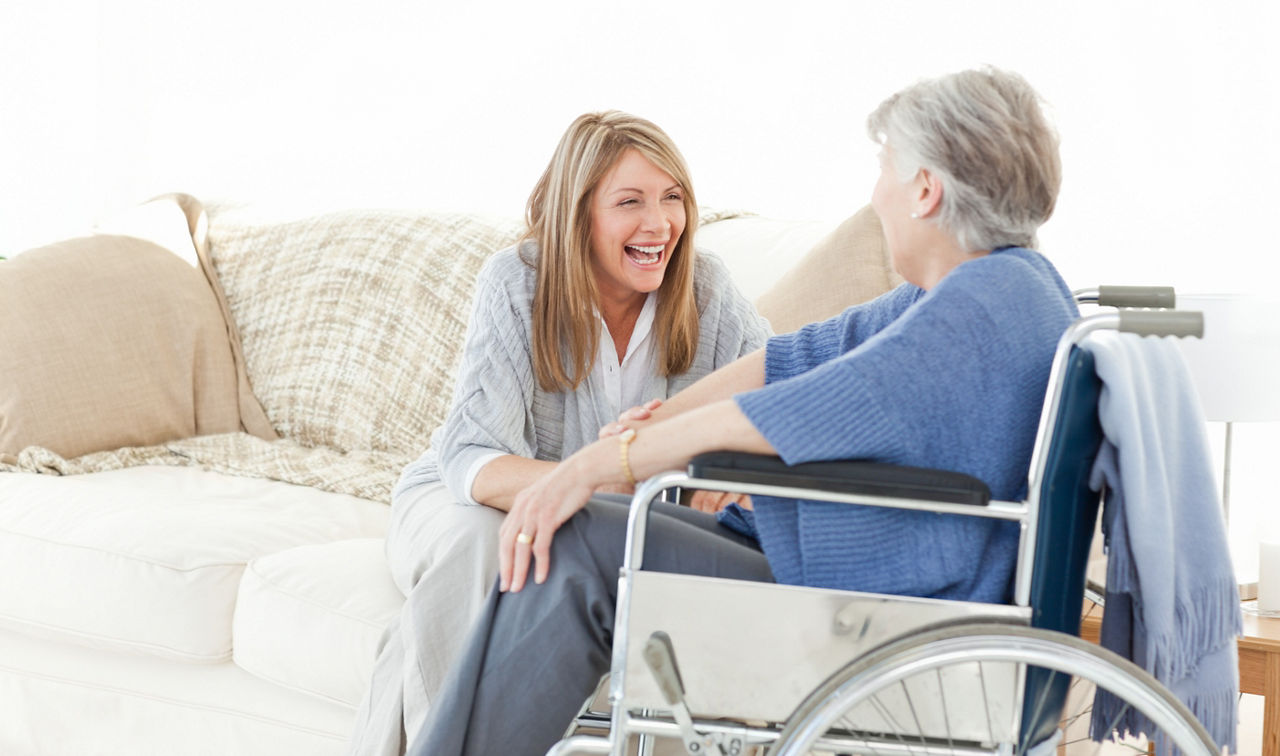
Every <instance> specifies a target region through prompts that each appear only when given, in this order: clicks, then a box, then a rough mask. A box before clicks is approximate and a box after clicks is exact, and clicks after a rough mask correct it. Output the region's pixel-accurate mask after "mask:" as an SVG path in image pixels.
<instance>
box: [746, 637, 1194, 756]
mask: <svg viewBox="0 0 1280 756" xmlns="http://www.w3.org/2000/svg"><path fill="white" fill-rule="evenodd" d="M975 661H979V662H1001V663H1014V664H1025V665H1028V666H1032V667H1040V668H1044V669H1049V670H1052V671H1054V672H1055V673H1058V674H1064V675H1069V676H1073V677H1079V678H1082V679H1086V680H1089V681H1090V682H1092V683H1094V684H1095V685H1098V686H1099V687H1102V688H1104V689H1106V690H1108V691H1111V692H1112V693H1113V694H1115V695H1117V696H1118V697H1119V698H1120V699H1121V700H1122V701H1124V702H1126V706H1132V707H1133V708H1134V709H1136V710H1138V711H1140V712H1142V713H1143V714H1144V715H1145V716H1146V717H1147V718H1149V719H1150V720H1151V722H1153V723H1155V724H1156V726H1157V727H1158V729H1159V730H1160V732H1161V733H1162V734H1163V737H1164V738H1167V739H1168V741H1169V742H1171V743H1173V744H1175V745H1176V746H1177V747H1178V748H1180V749H1181V750H1182V751H1183V752H1184V753H1187V754H1202V753H1215V754H1216V753H1217V752H1218V749H1217V748H1216V746H1215V745H1214V744H1213V740H1212V739H1211V738H1210V737H1209V735H1208V733H1207V732H1206V731H1205V729H1204V727H1203V726H1202V725H1201V724H1200V722H1199V721H1198V720H1196V718H1195V717H1194V716H1193V715H1192V714H1191V712H1190V711H1189V710H1187V708H1186V706H1185V705H1183V704H1182V702H1181V701H1179V700H1177V699H1176V698H1175V697H1173V695H1172V694H1170V693H1169V692H1168V691H1167V690H1166V689H1165V688H1164V687H1163V686H1161V685H1160V684H1159V683H1158V682H1156V681H1155V679H1154V678H1153V677H1151V676H1150V675H1149V674H1147V673H1146V672H1145V671H1144V670H1142V669H1140V668H1139V667H1137V666H1136V665H1133V664H1132V663H1130V662H1128V661H1127V660H1125V659H1123V658H1121V657H1119V656H1117V655H1115V654H1113V653H1111V652H1109V651H1107V650H1106V649H1102V648H1100V647H1098V646H1094V645H1092V644H1088V643H1085V642H1084V641H1081V640H1080V639H1079V638H1075V637H1074V636H1068V635H1064V634H1062V633H1052V632H1049V631H1044V630H1037V629H1033V628H1026V627H1020V626H1008V625H972V624H971V625H961V626H953V627H944V628H939V629H937V630H933V631H929V632H925V633H921V634H918V635H915V636H913V637H910V638H905V639H900V640H898V641H895V642H892V643H889V644H886V645H885V646H883V647H881V648H880V649H877V650H875V651H872V652H870V653H868V654H866V655H864V656H863V657H861V658H859V659H857V660H855V661H854V662H851V663H850V664H849V665H847V666H846V667H845V669H843V670H841V671H840V672H837V673H836V674H835V675H833V676H832V678H830V679H829V680H828V681H827V683H826V684H824V685H823V686H821V687H820V688H819V689H818V690H817V691H815V692H814V693H813V694H811V695H810V696H809V698H808V699H806V701H805V702H804V703H802V704H801V705H800V706H799V707H798V708H797V709H796V712H795V713H794V714H793V715H792V717H791V718H790V719H789V720H788V722H787V725H786V727H785V728H784V729H783V732H782V734H781V735H780V737H779V740H778V742H777V744H776V745H775V747H774V750H773V751H771V753H773V754H777V755H778V756H783V755H786V756H794V755H796V754H803V753H807V752H808V751H809V749H810V748H812V747H813V745H814V743H815V742H816V741H817V740H818V739H819V738H820V737H823V736H824V734H825V733H827V731H828V730H830V729H831V728H832V727H833V725H834V724H835V723H836V722H837V721H839V720H840V719H841V717H842V716H843V715H845V714H847V713H848V712H852V711H854V710H855V709H856V708H857V707H858V706H860V705H863V704H865V703H867V702H868V701H873V700H874V699H873V697H874V696H876V695H877V694H878V693H879V692H882V691H885V690H888V689H890V687H891V686H894V685H902V684H903V681H905V680H908V679H912V678H915V677H916V676H918V675H921V674H925V673H928V672H936V671H938V670H941V669H943V668H945V667H947V666H949V665H959V664H967V663H973V662H975ZM979 669H981V667H979ZM942 701H943V704H944V707H945V701H946V699H945V694H944V696H943V698H942ZM913 706H914V705H913ZM912 715H913V716H914V712H912ZM944 717H945V712H944ZM1105 729H1106V730H1107V731H1111V730H1114V724H1112V725H1110V726H1109V727H1107V728H1105ZM899 740H902V738H899ZM889 745H890V746H891V747H889V748H887V749H884V748H881V749H874V748H873V749H870V750H872V751H873V752H879V753H886V752H887V751H893V750H900V749H899V748H897V747H893V746H895V744H893V743H890V744H889ZM900 745H902V746H905V749H906V751H907V752H911V753H919V752H920V750H919V749H918V748H913V747H912V746H911V745H910V744H908V743H906V742H905V741H903V742H902V743H901V744H900ZM940 750H943V751H946V752H951V753H954V752H956V749H955V748H954V747H951V748H947V747H943V748H941V749H940Z"/></svg>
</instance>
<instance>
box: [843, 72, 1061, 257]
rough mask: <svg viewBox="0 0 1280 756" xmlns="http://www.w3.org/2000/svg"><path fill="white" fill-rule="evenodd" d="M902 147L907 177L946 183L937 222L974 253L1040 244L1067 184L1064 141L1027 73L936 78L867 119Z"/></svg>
mask: <svg viewBox="0 0 1280 756" xmlns="http://www.w3.org/2000/svg"><path fill="white" fill-rule="evenodd" d="M867 132H868V134H870V136H871V138H872V139H874V140H876V141H878V142H884V143H888V144H889V145H890V146H891V147H892V148H893V155H894V162H895V164H896V166H897V169H898V178H900V179H901V180H903V181H910V180H911V179H912V178H914V177H915V175H916V173H917V172H918V171H919V170H920V169H921V168H925V169H927V170H929V171H930V172H932V173H934V174H935V175H937V176H939V177H940V178H941V179H942V186H943V190H942V204H941V207H940V210H939V214H938V225H939V226H940V227H941V228H943V229H944V230H945V231H947V232H948V233H949V234H951V236H952V237H953V238H954V239H955V240H956V242H957V243H958V244H959V245H960V247H961V248H962V249H965V250H970V251H972V250H990V249H995V248H997V247H1002V246H1006V245H1011V244H1012V245H1018V246H1022V247H1034V246H1035V244H1036V230H1037V229H1039V228H1040V225H1041V224H1043V223H1044V222H1045V221H1047V220H1048V219H1049V216H1050V215H1052V214H1053V208H1054V205H1055V204H1056V202H1057V199H1058V188H1059V186H1060V185H1061V183H1062V164H1061V162H1060V159H1059V157H1058V135H1057V133H1056V132H1055V131H1054V130H1053V127H1052V126H1051V125H1050V124H1049V121H1048V119H1047V118H1045V115H1044V112H1043V110H1042V109H1041V105H1040V97H1039V95H1037V94H1036V92H1035V90H1034V89H1032V88H1031V85H1030V84H1028V83H1027V82H1026V80H1025V79H1023V78H1022V77H1021V76H1019V75H1018V74H1016V73H1012V72H1009V71H1002V70H1000V69H998V68H991V67H986V68H981V69H976V70H970V71H961V72H959V73H954V74H950V75H947V76H942V77H939V78H936V79H929V80H927V81H922V82H920V83H918V84H915V85H912V86H910V87H907V88H906V89H904V90H902V91H901V92H898V93H897V94H895V95H892V96H891V97H889V99H887V100H885V101H884V102H883V103H881V104H880V106H879V107H878V108H876V109H875V112H873V113H872V114H871V115H870V116H868V118H867Z"/></svg>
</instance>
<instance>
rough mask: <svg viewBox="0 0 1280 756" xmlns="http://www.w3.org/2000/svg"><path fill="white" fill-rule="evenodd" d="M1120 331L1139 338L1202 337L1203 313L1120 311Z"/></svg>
mask: <svg viewBox="0 0 1280 756" xmlns="http://www.w3.org/2000/svg"><path fill="white" fill-rule="evenodd" d="M1119 315H1120V325H1119V329H1118V330H1120V331H1123V332H1125V333H1136V334H1138V335H1139V336H1177V337H1179V338H1182V337H1185V336H1192V337H1195V338H1197V339H1199V338H1203V337H1204V313H1202V312H1190V311H1188V312H1178V311H1176V310H1171V311H1160V310H1121V311H1120V313H1119Z"/></svg>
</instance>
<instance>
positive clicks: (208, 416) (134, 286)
mask: <svg viewBox="0 0 1280 756" xmlns="http://www.w3.org/2000/svg"><path fill="white" fill-rule="evenodd" d="M0 303H3V306H2V307H0V455H4V456H14V455H17V453H18V452H19V451H21V450H22V449H24V448H26V447H28V446H42V447H45V448H48V449H51V450H53V451H54V452H57V453H58V454H60V455H62V456H63V457H76V456H80V455H82V454H87V453H89V452H94V451H101V450H107V449H116V448H119V447H123V446H145V445H150V444H157V443H163V442H165V441H170V440H174V439H181V438H187V437H190V436H196V435H204V434H210V433H224V432H229V431H236V430H239V429H240V413H239V408H238V393H237V380H236V367H235V363H234V360H233V357H232V352H231V349H230V346H229V344H228V340H227V329H226V324H225V322H224V321H223V317H222V313H221V311H220V310H219V308H218V303H217V300H216V299H215V297H214V295H213V292H212V291H211V290H210V288H209V285H208V282H207V281H206V280H205V277H204V275H203V274H202V273H201V272H200V271H199V270H198V269H196V268H193V267H192V266H191V265H190V264H188V263H186V262H183V261H182V260H181V259H180V258H178V257H177V256H176V255H174V254H173V253H172V252H170V251H168V250H166V249H163V248H161V247H159V246H157V245H155V244H154V243H152V242H148V241H144V240H142V239H137V238H133V237H128V236H107V235H100V236H90V237H85V238H81V239H72V240H69V241H64V242H60V243H58V244H53V245H50V246H48V247H43V248H41V249H35V250H31V251H29V252H24V253H23V254H21V255H19V256H18V257H17V258H16V259H13V260H10V261H6V262H0Z"/></svg>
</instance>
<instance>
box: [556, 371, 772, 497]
mask: <svg viewBox="0 0 1280 756" xmlns="http://www.w3.org/2000/svg"><path fill="white" fill-rule="evenodd" d="M744 359H746V358H744ZM681 393H682V394H683V392H681ZM664 407H665V405H664ZM654 414H655V415H656V414H657V413H654ZM621 444H622V442H621V441H620V440H619V439H618V437H616V436H610V437H608V438H604V439H601V440H600V441H597V442H595V443H594V444H591V445H590V446H587V447H585V448H584V449H582V450H581V451H579V452H578V453H577V454H574V455H573V456H572V457H570V458H569V459H568V460H566V462H567V463H569V464H571V465H572V466H573V473H572V474H573V475H574V476H575V477H577V478H578V479H579V480H582V481H584V482H589V483H590V484H591V485H592V486H593V487H595V488H599V487H601V486H605V485H613V484H619V483H626V482H627V479H626V475H625V473H624V472H623V468H622V460H621V455H622V451H621ZM718 450H728V451H742V452H750V453H753V454H774V453H775V451H774V448H773V445H772V444H770V443H769V441H768V440H767V439H765V437H764V436H762V435H761V434H760V431H758V430H756V427H755V426H754V425H752V424H751V421H750V420H748V419H747V416H746V415H745V414H743V412H742V410H741V409H739V408H738V404H737V402H735V401H733V400H732V399H721V400H719V401H715V402H712V403H711V404H708V405H706V406H703V407H697V408H695V409H690V410H687V411H684V412H681V413H680V414H678V415H676V416H675V417H670V418H668V419H665V420H662V421H661V422H654V423H652V424H649V425H646V426H645V427H644V428H643V429H641V430H640V431H639V432H637V434H636V436H635V438H634V439H633V440H632V441H631V442H630V444H629V445H628V449H627V459H628V463H629V465H630V467H631V472H632V474H633V475H634V476H635V477H636V479H637V480H643V479H644V478H647V477H649V476H651V475H656V474H657V473H660V472H664V471H666V470H675V469H679V468H682V467H684V466H685V465H687V464H688V462H689V460H690V459H692V458H693V457H694V456H696V455H698V454H701V453H703V452H709V451H718Z"/></svg>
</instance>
